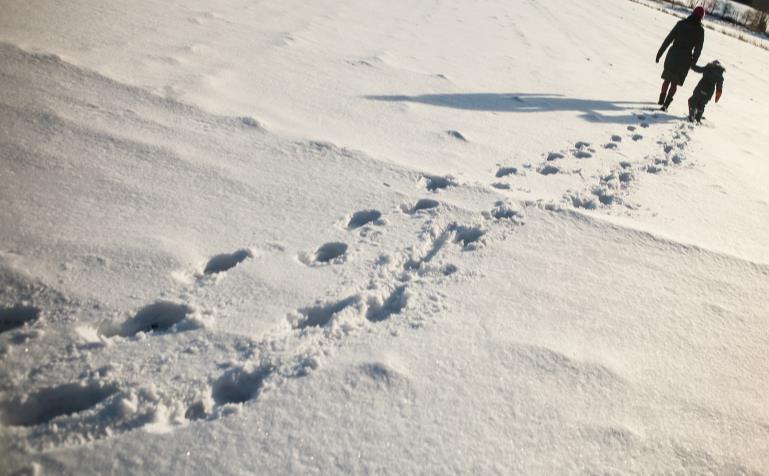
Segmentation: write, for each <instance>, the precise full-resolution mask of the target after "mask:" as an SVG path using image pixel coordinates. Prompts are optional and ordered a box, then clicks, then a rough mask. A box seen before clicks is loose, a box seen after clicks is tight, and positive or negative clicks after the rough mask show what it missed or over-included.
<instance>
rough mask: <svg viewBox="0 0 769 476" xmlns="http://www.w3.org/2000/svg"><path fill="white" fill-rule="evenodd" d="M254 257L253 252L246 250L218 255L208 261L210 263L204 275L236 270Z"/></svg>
mask: <svg viewBox="0 0 769 476" xmlns="http://www.w3.org/2000/svg"><path fill="white" fill-rule="evenodd" d="M253 256H254V255H253V253H252V252H251V250H246V249H242V250H238V251H235V252H234V253H222V254H219V255H216V256H214V257H213V258H211V259H210V260H208V263H207V264H206V267H205V269H204V270H203V273H204V274H216V273H222V272H224V271H227V270H229V269H232V268H234V267H235V266H237V265H238V264H240V263H242V262H243V261H245V260H247V259H248V258H252V257H253Z"/></svg>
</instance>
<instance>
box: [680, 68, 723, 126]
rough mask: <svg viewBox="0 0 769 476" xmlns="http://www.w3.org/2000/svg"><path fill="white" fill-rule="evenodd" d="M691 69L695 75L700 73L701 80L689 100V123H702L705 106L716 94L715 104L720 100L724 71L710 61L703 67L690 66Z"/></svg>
mask: <svg viewBox="0 0 769 476" xmlns="http://www.w3.org/2000/svg"><path fill="white" fill-rule="evenodd" d="M692 69H693V70H694V71H695V72H697V73H702V79H700V82H699V83H697V87H695V88H694V93H693V94H692V97H690V98H689V122H694V121H695V120H696V121H697V122H698V123H700V122H702V114H703V113H704V112H705V106H706V105H707V104H708V102H709V101H710V99H711V98H712V97H713V92H714V91H715V93H716V102H718V100H719V99H721V92H722V91H723V89H724V71H726V69H725V68H724V67H723V66H721V63H719V62H718V60H715V61H712V62H710V63H708V64H707V65H705V66H704V67H701V66H697V65H696V64H694V65H692Z"/></svg>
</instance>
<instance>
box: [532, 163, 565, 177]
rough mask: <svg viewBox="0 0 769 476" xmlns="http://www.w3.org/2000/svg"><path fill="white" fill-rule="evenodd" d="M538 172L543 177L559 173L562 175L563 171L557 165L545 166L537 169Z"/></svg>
mask: <svg viewBox="0 0 769 476" xmlns="http://www.w3.org/2000/svg"><path fill="white" fill-rule="evenodd" d="M537 172H539V173H540V174H542V175H555V174H557V173H560V172H561V169H560V168H558V167H556V166H555V165H543V166H541V167H539V168H538V169H537Z"/></svg>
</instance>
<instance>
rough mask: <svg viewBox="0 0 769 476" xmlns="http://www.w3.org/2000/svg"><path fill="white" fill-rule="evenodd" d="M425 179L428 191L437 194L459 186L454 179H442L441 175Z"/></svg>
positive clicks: (427, 176) (447, 177)
mask: <svg viewBox="0 0 769 476" xmlns="http://www.w3.org/2000/svg"><path fill="white" fill-rule="evenodd" d="M424 177H425V180H427V190H428V191H430V192H437V191H438V190H443V189H445V188H448V187H453V186H455V185H456V184H457V183H456V181H455V180H454V178H452V177H449V176H446V177H441V176H439V175H425V176H424Z"/></svg>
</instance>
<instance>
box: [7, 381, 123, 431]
mask: <svg viewBox="0 0 769 476" xmlns="http://www.w3.org/2000/svg"><path fill="white" fill-rule="evenodd" d="M117 391H118V389H117V386H115V385H114V384H105V383H101V382H98V381H92V382H81V383H68V384H63V385H59V386H55V387H49V388H44V389H42V390H39V391H37V392H35V393H31V394H28V395H25V396H23V397H22V398H19V399H16V400H5V401H4V402H2V403H0V420H1V421H2V423H3V424H4V425H9V426H34V425H41V424H45V423H48V422H50V421H51V420H53V419H55V418H57V417H60V416H64V415H71V414H74V413H79V412H82V411H85V410H88V409H90V408H93V407H95V406H96V405H97V404H99V403H100V402H102V401H103V400H105V399H107V398H108V397H110V396H111V395H113V394H115V393H117Z"/></svg>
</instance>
